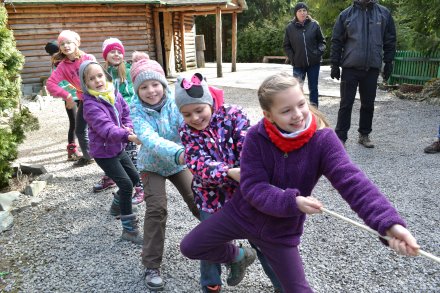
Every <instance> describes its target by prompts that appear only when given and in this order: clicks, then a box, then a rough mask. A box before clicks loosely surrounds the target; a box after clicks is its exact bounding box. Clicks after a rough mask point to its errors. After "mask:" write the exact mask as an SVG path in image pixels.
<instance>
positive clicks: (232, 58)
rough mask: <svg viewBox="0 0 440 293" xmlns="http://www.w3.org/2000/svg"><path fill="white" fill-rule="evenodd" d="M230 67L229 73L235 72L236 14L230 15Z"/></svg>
mask: <svg viewBox="0 0 440 293" xmlns="http://www.w3.org/2000/svg"><path fill="white" fill-rule="evenodd" d="M231 62H232V67H231V71H232V72H236V71H237V13H236V12H234V13H232V56H231Z"/></svg>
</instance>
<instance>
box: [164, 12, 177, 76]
mask: <svg viewBox="0 0 440 293" xmlns="http://www.w3.org/2000/svg"><path fill="white" fill-rule="evenodd" d="M163 26H164V39H165V41H164V47H165V56H164V57H165V66H166V68H164V70H165V73H166V75H167V76H170V77H171V76H175V75H176V58H175V54H174V31H173V15H172V13H168V12H164V13H163Z"/></svg>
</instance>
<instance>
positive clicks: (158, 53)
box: [153, 10, 165, 68]
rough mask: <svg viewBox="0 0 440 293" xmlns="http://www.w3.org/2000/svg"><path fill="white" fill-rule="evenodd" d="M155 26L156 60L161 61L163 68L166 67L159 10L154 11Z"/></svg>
mask: <svg viewBox="0 0 440 293" xmlns="http://www.w3.org/2000/svg"><path fill="white" fill-rule="evenodd" d="M153 26H154V41H155V44H156V58H157V60H156V61H157V62H159V64H160V65H161V66H162V68H165V67H164V63H163V55H162V42H161V36H160V21H159V12H158V11H157V10H154V11H153Z"/></svg>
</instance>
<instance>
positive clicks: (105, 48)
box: [102, 38, 125, 60]
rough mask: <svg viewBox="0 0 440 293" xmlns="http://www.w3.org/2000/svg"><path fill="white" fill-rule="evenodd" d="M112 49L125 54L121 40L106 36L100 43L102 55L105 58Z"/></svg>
mask: <svg viewBox="0 0 440 293" xmlns="http://www.w3.org/2000/svg"><path fill="white" fill-rule="evenodd" d="M112 50H118V51H119V52H121V54H122V56H124V55H125V49H124V46H123V45H122V42H121V41H120V40H119V39H117V38H108V39H107V40H105V41H104V43H102V57H104V60H107V55H108V53H109V52H110V51H112Z"/></svg>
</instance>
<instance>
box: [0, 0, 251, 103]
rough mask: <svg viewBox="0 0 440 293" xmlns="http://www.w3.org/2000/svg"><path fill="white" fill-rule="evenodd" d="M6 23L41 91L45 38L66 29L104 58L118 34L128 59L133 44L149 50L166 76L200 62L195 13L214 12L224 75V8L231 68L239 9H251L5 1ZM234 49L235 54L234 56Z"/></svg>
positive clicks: (180, 2) (185, 3) (239, 2)
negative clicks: (228, 20)
mask: <svg viewBox="0 0 440 293" xmlns="http://www.w3.org/2000/svg"><path fill="white" fill-rule="evenodd" d="M4 5H5V7H6V9H7V11H8V27H9V28H10V29H11V30H13V34H14V37H15V40H16V43H17V48H18V50H20V52H21V53H22V54H23V55H24V56H25V65H24V68H23V71H22V75H21V76H22V80H23V86H24V92H25V94H26V92H27V93H32V92H38V90H39V89H40V88H41V86H42V84H41V80H42V78H43V77H45V76H46V77H47V76H48V75H49V73H50V66H51V65H50V56H48V54H47V53H46V52H45V50H44V46H45V45H46V43H47V42H49V41H53V40H56V39H57V37H58V34H59V33H60V32H61V31H62V30H65V29H70V30H73V31H76V32H77V33H78V34H79V35H80V37H81V45H80V48H81V50H83V51H85V52H87V53H90V54H93V55H95V57H96V58H97V59H98V61H103V57H102V43H103V41H104V40H105V39H106V38H108V37H116V38H118V39H120V40H121V41H122V43H123V45H124V47H125V51H126V56H125V59H126V60H129V59H130V58H131V53H132V52H133V51H135V50H137V51H143V52H147V53H148V54H149V55H150V57H151V59H154V60H157V61H158V62H159V63H160V64H161V65H162V66H163V68H164V69H165V72H166V74H167V76H174V75H175V74H176V73H177V72H181V71H186V70H188V69H194V68H196V66H197V65H196V44H195V17H196V16H198V15H209V14H215V15H216V19H217V21H216V34H217V38H216V40H217V45H216V48H217V52H216V53H217V67H218V70H217V73H218V75H219V76H221V74H222V73H221V62H222V60H221V59H222V52H221V30H222V22H221V15H222V14H230V15H232V20H233V21H232V26H233V27H232V31H233V38H232V42H233V43H234V41H235V44H234V45H233V48H232V51H233V60H232V62H233V68H232V70H233V71H235V56H236V30H237V25H236V23H237V13H241V12H242V11H243V10H244V9H247V5H246V1H245V0H195V1H191V0H151V1H145V0H144V1H140V0H139V1H136V0H127V1H116V0H106V1H98V0H96V1H95V0H93V1H86V0H83V1H70V0H61V1H54V0H40V1H33V0H22V1H12V0H9V1H8V0H6V1H4ZM234 55H235V56H234Z"/></svg>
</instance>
